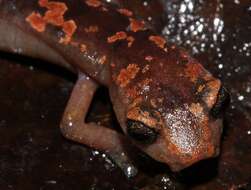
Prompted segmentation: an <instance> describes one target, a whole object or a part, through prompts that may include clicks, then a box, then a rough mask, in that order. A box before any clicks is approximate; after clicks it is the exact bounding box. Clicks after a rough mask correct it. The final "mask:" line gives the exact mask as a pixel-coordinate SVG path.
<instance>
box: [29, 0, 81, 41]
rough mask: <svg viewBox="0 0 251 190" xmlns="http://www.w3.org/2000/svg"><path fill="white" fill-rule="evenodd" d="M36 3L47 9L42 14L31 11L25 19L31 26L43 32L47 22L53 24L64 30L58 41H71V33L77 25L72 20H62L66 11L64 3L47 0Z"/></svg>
mask: <svg viewBox="0 0 251 190" xmlns="http://www.w3.org/2000/svg"><path fill="white" fill-rule="evenodd" d="M38 4H39V5H40V6H41V7H45V8H47V9H48V10H47V11H46V12H45V14H44V16H42V15H40V14H39V13H34V12H32V13H31V14H30V15H29V16H28V17H27V18H26V21H27V22H29V23H30V24H31V26H32V27H33V28H34V29H35V30H37V31H38V32H44V31H45V29H46V25H47V24H51V25H53V26H57V27H61V28H62V30H63V31H64V32H65V37H64V38H61V39H60V40H59V42H60V43H64V44H68V43H69V42H70V41H71V38H72V36H73V34H74V33H75V31H76V29H77V26H76V23H75V22H74V21H73V20H68V21H65V20H64V14H65V12H66V11H67V9H68V8H67V6H66V4H65V3H62V2H56V1H51V2H49V1H48V0H39V1H38Z"/></svg>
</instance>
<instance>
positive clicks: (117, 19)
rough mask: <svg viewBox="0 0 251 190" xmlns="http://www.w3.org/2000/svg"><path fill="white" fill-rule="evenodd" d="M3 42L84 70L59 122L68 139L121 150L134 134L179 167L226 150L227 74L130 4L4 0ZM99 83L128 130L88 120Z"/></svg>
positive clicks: (0, 2) (0, 11) (0, 10)
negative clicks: (210, 67)
mask: <svg viewBox="0 0 251 190" xmlns="http://www.w3.org/2000/svg"><path fill="white" fill-rule="evenodd" d="M0 49H1V50H3V51H8V52H16V50H17V49H19V50H21V51H18V52H19V53H21V54H24V55H28V56H33V57H37V58H41V59H45V60H49V61H51V62H54V63H58V64H59V65H61V66H64V67H66V68H68V69H70V70H72V71H73V72H75V73H76V74H78V76H79V77H78V80H77V82H76V85H75V87H74V89H73V91H72V95H71V97H70V100H69V102H68V105H67V107H66V110H65V113H64V116H63V119H62V122H61V125H60V128H61V131H62V133H63V135H64V136H65V137H66V138H68V139H71V140H73V141H76V142H79V143H82V144H85V145H88V146H90V147H94V148H96V149H100V150H106V151H108V152H111V153H116V152H117V153H119V152H122V151H123V146H122V142H124V139H125V138H126V139H127V138H128V137H129V139H130V142H132V143H133V144H134V145H136V146H137V147H139V148H140V149H141V150H142V151H144V152H145V153H147V154H148V155H150V156H151V157H152V158H154V159H155V160H157V161H160V162H163V163H166V164H168V165H169V166H170V168H171V169H172V170H173V171H178V170H181V169H183V168H185V167H188V166H190V165H191V164H193V163H195V162H197V161H199V160H202V159H206V158H209V157H213V156H216V155H218V153H219V144H220V137H221V133H222V119H221V118H220V117H219V116H220V115H221V110H222V108H223V105H224V104H225V102H226V97H227V96H226V94H227V93H226V91H225V90H224V88H223V87H222V84H221V81H220V80H218V79H216V78H214V77H213V76H212V75H211V74H210V73H209V72H208V71H207V70H205V69H204V68H203V67H202V65H201V64H200V63H199V62H198V61H197V60H195V59H194V58H192V57H191V56H190V55H189V54H188V53H186V51H184V50H183V49H181V48H178V47H176V46H175V45H171V44H169V43H168V42H167V41H166V40H165V39H164V38H163V37H161V36H159V35H158V34H156V33H155V32H154V31H153V30H152V29H151V28H149V27H148V25H147V24H146V23H145V21H144V20H138V19H136V18H135V17H134V13H133V12H132V11H131V10H128V9H120V8H114V6H112V5H109V4H106V3H105V2H102V1H99V0H74V1H66V0H60V1H59V0H57V1H49V0H29V1H27V0H0ZM99 85H105V86H106V87H107V88H108V89H109V93H110V98H111V101H112V103H113V107H114V111H115V114H116V116H117V119H118V121H119V123H120V126H121V128H122V130H123V132H124V134H125V135H121V134H119V133H118V132H116V131H114V130H111V129H107V128H105V127H99V126H97V124H95V123H85V122H84V121H83V118H84V117H85V116H86V114H87V112H88V108H89V106H90V103H91V101H92V98H93V94H94V93H95V91H96V89H97V88H98V86H99ZM124 136H126V137H124Z"/></svg>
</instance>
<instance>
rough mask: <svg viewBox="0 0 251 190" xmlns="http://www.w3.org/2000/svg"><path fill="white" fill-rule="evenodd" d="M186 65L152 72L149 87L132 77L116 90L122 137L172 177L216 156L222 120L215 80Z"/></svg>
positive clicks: (222, 99) (223, 99) (222, 97)
mask: <svg viewBox="0 0 251 190" xmlns="http://www.w3.org/2000/svg"><path fill="white" fill-rule="evenodd" d="M188 64H189V65H186V66H181V67H178V66H176V67H168V66H165V67H163V68H162V69H160V68H155V69H156V70H155V69H152V70H150V71H149V73H148V76H151V78H150V79H148V82H146V81H145V80H146V79H145V78H144V76H142V75H141V76H138V78H137V77H135V79H134V80H133V81H131V82H130V84H129V85H127V86H126V87H123V88H119V90H118V91H119V95H117V96H116V97H117V98H116V100H115V112H116V114H117V117H118V119H119V122H120V124H121V126H122V128H123V130H124V132H125V133H126V134H127V135H128V136H129V137H130V138H131V139H132V140H133V141H134V142H135V143H136V145H137V146H138V147H140V149H141V150H143V151H144V152H146V153H147V154H148V155H150V156H151V157H152V158H154V159H156V160H158V161H160V162H164V163H167V164H168V165H169V166H170V168H171V169H172V170H173V171H178V170H181V169H183V168H185V167H188V166H190V165H191V164H193V163H195V162H197V161H199V160H203V159H206V158H210V157H215V156H217V155H218V154H219V146H220V138H221V133H222V119H221V115H222V111H223V109H224V107H225V104H226V103H227V101H228V93H227V91H226V90H225V88H224V87H223V86H222V84H221V82H220V81H219V80H218V79H216V78H214V77H213V76H212V75H211V74H210V73H208V72H207V71H206V70H205V69H204V68H203V67H202V66H201V65H200V64H198V63H197V62H196V61H195V60H193V59H191V60H190V61H189V63H188ZM142 79H143V81H144V82H142ZM134 88H136V91H135V92H133V89H134ZM128 93H129V94H128ZM128 97H129V98H128ZM121 102H123V103H122V104H121ZM123 107H126V109H123Z"/></svg>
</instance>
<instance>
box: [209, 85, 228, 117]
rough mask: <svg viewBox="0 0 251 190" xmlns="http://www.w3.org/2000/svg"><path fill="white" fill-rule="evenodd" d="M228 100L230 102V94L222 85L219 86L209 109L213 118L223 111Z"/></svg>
mask: <svg viewBox="0 0 251 190" xmlns="http://www.w3.org/2000/svg"><path fill="white" fill-rule="evenodd" d="M229 102H230V95H229V93H228V91H227V90H226V89H225V88H224V87H223V86H221V88H220V90H219V92H218V95H217V100H216V102H215V104H214V106H213V108H212V109H211V115H212V116H213V117H214V118H218V117H219V116H220V115H221V113H222V112H223V111H224V109H225V108H226V107H227V105H228V104H229Z"/></svg>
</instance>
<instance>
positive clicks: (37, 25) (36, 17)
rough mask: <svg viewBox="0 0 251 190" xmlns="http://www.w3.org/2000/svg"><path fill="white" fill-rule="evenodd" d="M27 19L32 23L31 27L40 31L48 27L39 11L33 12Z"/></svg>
mask: <svg viewBox="0 0 251 190" xmlns="http://www.w3.org/2000/svg"><path fill="white" fill-rule="evenodd" d="M26 21H27V22H29V23H30V25H31V27H32V28H33V29H35V30H36V31H38V32H44V31H45V27H46V22H45V21H44V19H43V17H42V16H41V15H40V14H39V13H35V12H32V13H31V14H30V15H29V16H28V17H27V18H26Z"/></svg>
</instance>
